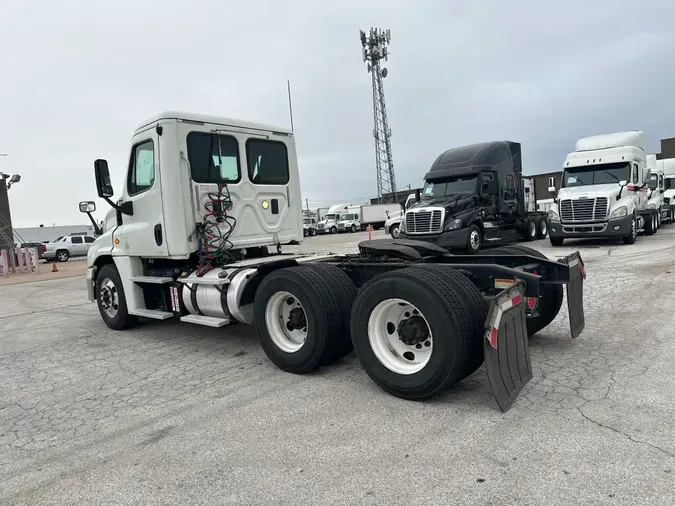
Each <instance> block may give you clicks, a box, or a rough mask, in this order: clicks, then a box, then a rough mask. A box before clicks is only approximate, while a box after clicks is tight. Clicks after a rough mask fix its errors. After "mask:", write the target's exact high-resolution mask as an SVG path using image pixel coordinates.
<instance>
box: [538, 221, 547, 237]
mask: <svg viewBox="0 0 675 506" xmlns="http://www.w3.org/2000/svg"><path fill="white" fill-rule="evenodd" d="M547 235H548V221H546V218H542V219H541V220H540V221H539V223H537V238H538V239H546V236H547Z"/></svg>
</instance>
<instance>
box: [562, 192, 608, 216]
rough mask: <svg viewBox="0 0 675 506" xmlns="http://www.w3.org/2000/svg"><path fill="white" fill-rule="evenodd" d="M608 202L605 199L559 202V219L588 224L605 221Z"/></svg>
mask: <svg viewBox="0 0 675 506" xmlns="http://www.w3.org/2000/svg"><path fill="white" fill-rule="evenodd" d="M608 204H609V201H608V200H607V197H597V198H594V199H577V200H571V199H567V200H561V201H560V218H561V219H562V221H565V222H570V221H577V222H588V221H601V220H605V219H607V210H608Z"/></svg>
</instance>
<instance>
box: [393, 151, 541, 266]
mask: <svg viewBox="0 0 675 506" xmlns="http://www.w3.org/2000/svg"><path fill="white" fill-rule="evenodd" d="M522 179H523V177H522V164H521V146H520V143H517V142H510V141H494V142H486V143H481V144H473V145H470V146H463V147H459V148H453V149H450V150H448V151H446V152H444V153H442V154H441V155H439V156H438V157H437V158H436V160H435V161H434V163H433V165H432V166H431V168H430V170H429V172H427V174H426V175H425V176H424V187H423V189H422V192H421V194H420V196H419V199H416V200H417V202H415V203H414V204H413V205H412V206H410V208H409V209H407V210H406V212H405V216H404V220H403V222H402V223H401V232H400V237H401V238H406V239H416V240H424V241H428V242H431V243H434V244H437V245H438V246H441V247H442V248H445V249H464V250H466V251H467V252H468V253H476V252H477V251H479V250H480V249H481V248H482V247H483V245H484V243H505V242H513V241H516V240H517V239H518V238H520V237H522V236H523V235H524V230H525V229H526V228H527V229H528V230H530V229H532V228H533V229H534V232H533V233H534V236H533V237H532V236H530V238H534V239H536V238H537V234H538V232H537V230H538V228H537V227H538V225H540V224H541V222H542V220H545V213H538V212H532V213H528V212H527V210H526V209H525V198H524V191H523V181H522ZM537 220H538V221H537Z"/></svg>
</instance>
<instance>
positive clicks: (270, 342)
mask: <svg viewBox="0 0 675 506" xmlns="http://www.w3.org/2000/svg"><path fill="white" fill-rule="evenodd" d="M334 288H335V287H334V286H332V284H331V283H330V282H329V281H326V279H325V278H324V277H322V276H321V274H320V273H319V272H318V271H317V269H313V268H310V267H307V266H298V267H287V268H284V269H279V270H278V271H274V272H272V273H270V274H268V275H267V276H266V277H265V278H264V279H263V280H262V282H261V283H260V286H259V287H258V290H257V292H256V294H255V299H254V302H253V312H254V325H255V328H256V331H257V333H258V337H259V338H260V344H261V346H262V348H263V351H264V352H265V354H266V355H267V357H268V358H269V359H270V361H271V362H272V363H273V364H275V365H276V366H277V367H279V368H280V369H282V370H284V371H287V372H290V373H294V374H305V373H308V372H310V371H312V370H314V369H316V368H317V367H318V366H319V365H321V364H327V363H330V362H331V361H333V360H334V359H335V357H336V355H337V354H338V353H337V348H338V347H339V345H340V342H341V340H342V335H341V334H342V330H343V322H342V312H341V305H340V301H339V297H338V296H337V295H335V290H334ZM284 304H285V305H286V306H284ZM291 306H292V308H291V309H290V310H289V309H288V307H291ZM297 309H299V310H300V311H296V310H297ZM285 313H288V314H285ZM303 324H304V327H303ZM303 328H304V330H303Z"/></svg>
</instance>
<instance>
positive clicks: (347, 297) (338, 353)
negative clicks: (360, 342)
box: [305, 262, 356, 362]
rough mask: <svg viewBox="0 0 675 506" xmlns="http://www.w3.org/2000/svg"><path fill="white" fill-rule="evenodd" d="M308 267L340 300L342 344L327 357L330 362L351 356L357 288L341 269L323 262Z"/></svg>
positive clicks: (307, 265) (310, 264)
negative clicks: (352, 317) (314, 271)
mask: <svg viewBox="0 0 675 506" xmlns="http://www.w3.org/2000/svg"><path fill="white" fill-rule="evenodd" d="M305 266H306V267H309V268H312V269H315V270H316V271H317V272H318V273H319V274H320V276H322V277H323V278H324V279H325V280H326V281H328V282H329V283H330V285H331V288H332V291H333V293H334V295H335V296H336V297H337V299H338V304H339V306H340V307H339V309H340V323H341V325H342V330H341V331H340V342H339V343H338V344H337V345H336V346H335V355H332V356H330V357H326V359H327V360H328V361H329V362H332V361H333V360H337V359H340V358H342V357H344V356H345V355H349V354H350V353H351V352H352V350H353V349H354V347H353V346H352V340H351V337H350V335H349V320H350V318H351V314H352V304H354V299H356V286H354V282H353V281H352V280H351V279H350V278H349V276H347V274H346V273H345V272H344V271H343V270H342V269H340V268H339V267H337V266H335V265H331V264H326V263H322V262H315V263H307V264H305Z"/></svg>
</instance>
